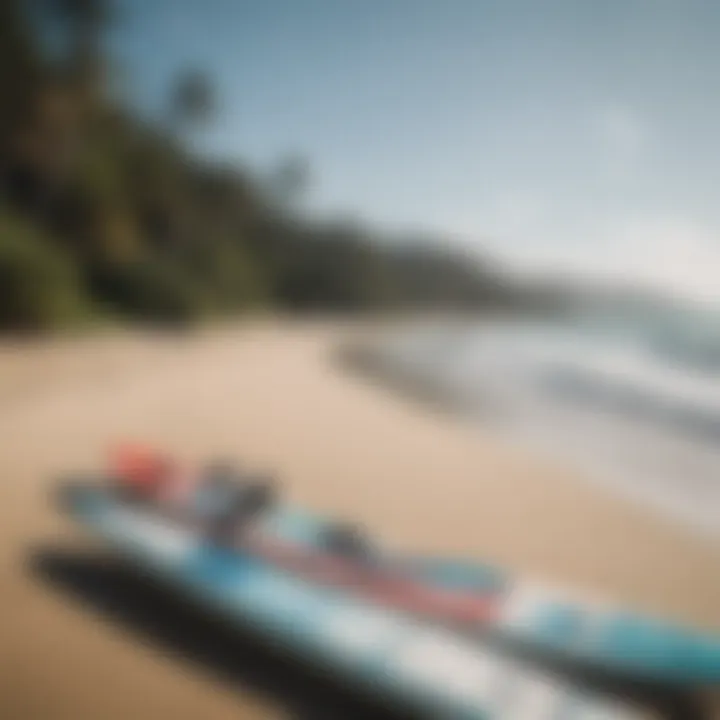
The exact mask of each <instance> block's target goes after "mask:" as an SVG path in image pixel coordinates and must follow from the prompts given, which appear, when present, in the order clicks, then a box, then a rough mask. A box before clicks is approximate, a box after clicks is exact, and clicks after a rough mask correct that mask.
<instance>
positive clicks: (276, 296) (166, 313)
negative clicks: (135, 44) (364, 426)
mask: <svg viewBox="0 0 720 720" xmlns="http://www.w3.org/2000/svg"><path fill="white" fill-rule="evenodd" d="M33 6H34V7H35V8H37V10H36V11H35V12H34V14H32V16H31V15H30V14H28V13H24V12H23V10H25V9H27V8H28V7H29V5H28V4H27V3H23V2H22V0H1V1H0V202H4V203H5V204H6V205H7V206H8V208H10V209H11V211H12V212H9V213H5V214H3V215H0V328H17V329H19V328H45V327H56V326H58V325H62V324H63V323H65V322H69V321H71V320H73V319H74V318H75V317H76V316H77V315H78V314H79V313H81V311H82V310H83V309H85V310H87V307H88V304H89V305H90V306H91V307H92V308H93V309H95V310H96V309H97V308H103V314H104V315H105V314H108V313H109V314H110V315H112V317H113V318H115V317H117V318H125V319H132V320H151V321H153V322H163V323H183V324H184V323H188V322H194V321H195V320H198V319H202V318H203V317H205V316H206V315H207V314H210V313H222V314H228V313H239V312H242V311H244V310H247V309H249V308H253V307H257V306H258V305H263V304H270V305H273V306H278V307H280V308H285V309H301V310H304V309H312V310H316V309H320V310H327V309H331V310H332V309H338V310H341V311H344V312H362V311H373V312H374V311H377V310H381V309H384V308H388V307H397V306H404V307H427V306H432V307H436V306H443V307H448V306H451V307H473V308H477V307H486V306H487V305H488V304H491V303H493V302H503V301H504V299H505V297H506V295H507V293H506V292H505V291H504V290H503V288H502V287H501V286H500V285H499V284H498V282H497V279H496V277H495V275H493V274H492V273H491V272H489V271H485V270H482V269H481V268H480V267H479V264H478V263H477V262H474V261H473V262H470V261H468V259H467V258H463V257H460V256H451V255H450V254H448V253H447V252H444V251H441V250H438V249H437V247H438V246H441V247H442V242H440V243H435V244H434V246H433V247H429V246H428V244H427V243H424V244H418V243H417V242H409V243H408V242H406V243H404V244H403V246H402V249H393V243H392V242H391V241H388V240H385V239H381V238H379V237H378V235H377V233H373V232H372V231H369V230H367V229H365V228H362V227H359V226H358V225H357V224H355V223H334V224H332V225H330V224H321V223H318V222H311V221H309V220H308V219H306V218H303V217H302V216H301V213H300V212H299V205H300V203H301V200H302V197H303V196H304V194H305V193H306V191H307V189H308V184H309V178H311V177H312V173H311V169H310V167H309V163H308V162H307V160H306V159H305V158H304V157H302V156H290V157H288V158H286V159H285V160H284V161H283V162H280V163H279V164H278V166H277V168H276V169H275V171H274V172H272V173H271V176H270V177H269V178H265V181H264V182H263V180H262V179H261V178H259V177H256V176H255V175H251V174H250V173H249V172H247V171H246V170H245V169H244V168H243V167H238V166H236V165H228V164H221V163H218V162H210V161H201V160H200V159H199V158H197V157H196V156H194V155H193V153H192V151H191V150H190V149H189V148H188V146H187V142H186V140H187V137H185V138H184V139H183V134H182V133H177V132H172V130H173V129H174V130H178V129H180V128H181V127H182V129H184V130H188V131H189V130H190V129H191V127H193V126H194V127H197V126H199V125H200V123H202V122H205V121H207V120H209V119H211V117H212V115H213V114H214V112H215V106H216V98H215V89H214V87H213V84H212V82H211V78H209V77H207V76H206V75H205V74H203V73H202V72H200V71H197V70H193V71H189V72H184V73H181V74H180V75H178V79H177V82H176V84H175V85H174V86H173V87H171V88H170V92H169V97H168V107H169V114H168V117H167V118H166V121H167V122H166V126H162V125H160V124H158V123H155V124H149V123H147V122H143V121H142V120H141V119H140V118H139V117H138V116H137V114H136V112H135V111H134V109H133V108H131V107H127V106H123V105H122V104H119V102H118V101H117V100H116V101H113V100H112V99H111V98H109V97H108V93H107V92H105V90H106V82H105V79H104V78H105V74H104V71H105V69H106V68H107V67H108V66H109V65H111V63H110V62H109V59H108V58H107V48H106V47H105V44H106V43H105V41H106V37H107V30H108V24H109V23H110V22H111V21H112V19H113V18H114V17H115V13H114V12H113V6H114V3H113V2H111V1H110V0H38V2H37V3H35V4H34V5H33ZM47 38H53V39H54V42H55V41H57V45H58V48H59V49H60V50H59V53H58V52H57V50H58V48H56V49H55V50H56V52H55V53H53V52H49V51H48V47H47V46H46V45H47ZM168 126H169V127H168ZM20 218H22V220H21V219H20ZM430 245H432V243H431V244H430ZM80 288H82V292H81V290H80Z"/></svg>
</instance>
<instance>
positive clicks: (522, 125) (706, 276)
mask: <svg viewBox="0 0 720 720" xmlns="http://www.w3.org/2000/svg"><path fill="white" fill-rule="evenodd" d="M114 42H115V45H116V47H117V52H118V55H119V56H120V58H121V59H122V61H123V64H124V66H125V68H126V72H127V76H128V79H129V81H130V82H129V83H128V85H129V87H132V91H133V96H134V98H135V100H136V102H137V103H138V104H139V105H141V106H142V107H143V108H144V109H145V110H146V111H148V112H155V111H157V110H158V108H160V107H161V106H162V100H163V98H164V97H166V92H167V88H168V86H169V84H170V81H171V78H172V76H173V74H174V73H175V72H176V71H177V70H179V69H182V68H184V67H187V66H192V67H200V68H203V69H205V70H207V71H208V73H209V74H211V75H212V76H213V77H214V79H215V82H216V84H217V86H218V90H219V94H220V97H221V105H220V112H219V114H218V118H217V120H216V121H215V123H214V124H213V125H212V126H210V127H209V128H208V129H207V130H206V131H204V133H203V135H202V138H201V142H202V145H203V148H204V150H205V151H206V152H209V153H212V154H214V155H218V156H221V157H224V158H231V159H232V158H238V159H241V160H243V161H245V162H249V163H251V164H252V165H254V166H256V167H258V168H260V169H267V168H269V167H270V166H271V165H272V163H273V162H274V161H276V160H277V159H278V158H280V157H282V156H283V155H285V154H287V153H296V152H297V153H301V154H303V155H306V156H307V157H308V158H309V159H310V161H311V165H312V168H313V176H314V177H313V182H312V187H311V191H310V193H309V196H308V198H307V202H308V203H309V205H310V207H311V208H313V209H315V210H318V211H322V212H326V213H330V214H333V215H336V214H343V215H356V216H360V217H362V218H364V219H366V220H367V221H369V222H371V223H374V224H376V225H377V226H379V227H381V228H383V229H388V230H391V231H392V230H400V231H403V230H412V229H420V230H423V229H430V230H438V231H441V232H444V233H446V234H447V235H448V236H449V237H451V238H452V239H453V241H454V242H458V243H462V244H464V245H467V246H470V247H472V248H477V249H478V252H487V253H490V254H492V255H495V256H497V257H499V258H501V259H504V260H506V261H508V262H509V263H511V264H513V265H514V266H516V267H518V268H521V269H528V270H535V269H546V268H547V269H551V270H562V269H567V270H571V271H573V272H575V273H581V272H582V273H589V274H601V275H605V274H608V275H613V276H617V275H621V276H625V275H626V276H629V277H633V278H635V277H637V278H640V279H643V280H645V281H648V282H657V283H661V284H664V285H666V286H671V287H673V288H676V289H683V290H688V289H689V290H690V291H697V292H698V293H702V294H705V295H708V294H710V295H711V294H714V293H715V287H716V286H717V294H718V296H720V209H719V208H718V202H717V200H718V197H719V194H720V141H719V139H718V138H719V133H720V77H719V76H720V3H717V2H714V0H492V1H490V0H123V2H122V22H120V23H119V25H118V27H117V28H116V30H115V38H114Z"/></svg>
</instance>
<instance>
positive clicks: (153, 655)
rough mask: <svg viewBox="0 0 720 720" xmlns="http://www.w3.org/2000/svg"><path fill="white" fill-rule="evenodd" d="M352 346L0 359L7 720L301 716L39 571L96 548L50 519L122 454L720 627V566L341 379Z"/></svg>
mask: <svg viewBox="0 0 720 720" xmlns="http://www.w3.org/2000/svg"><path fill="white" fill-rule="evenodd" d="M348 331H349V330H348V329H347V328H342V329H339V328H337V327H334V326H331V325H323V324H318V325H302V326H301V325H296V326H291V325H287V324H282V323H276V322H269V321H268V322H265V323H261V322H257V323H254V324H249V325H247V326H245V327H243V328H223V329H213V330H207V331H202V332H198V333H194V334H191V335H187V336H179V335H178V336H164V337H161V336H148V335H140V334H125V335H118V336H109V337H104V338H97V339H94V340H93V339H86V340H75V341H70V340H63V341H62V342H60V341H43V342H38V343H33V344H27V345H25V346H21V345H14V346H8V347H7V348H0V437H1V438H2V440H1V443H0V471H1V474H2V484H0V587H1V588H2V590H3V608H4V612H3V614H2V616H1V617H0V717H1V718H3V720H5V719H7V720H60V719H65V718H67V719H68V720H69V719H70V718H73V719H74V720H84V719H85V718H87V719H95V718H103V720H115V719H117V720H120V719H121V718H123V719H125V718H134V719H136V720H145V719H147V720H150V718H164V717H168V718H170V717H172V718H175V719H176V720H180V719H184V718H187V719H188V720H189V719H190V718H199V717H202V718H203V720H225V719H226V718H227V719H228V720H229V719H230V718H233V720H239V719H241V718H268V719H269V718H287V717H301V716H302V714H301V713H300V712H299V711H298V710H297V707H295V709H292V708H290V709H288V702H291V704H292V702H294V701H292V700H291V701H287V698H285V699H283V697H278V695H282V693H278V692H276V691H275V689H274V688H268V687H264V686H263V683H262V682H260V683H253V682H249V683H248V684H247V686H243V685H241V687H237V686H236V685H237V684H236V683H227V682H221V681H218V680H217V679H216V678H215V676H214V675H213V673H212V672H207V671H205V670H204V669H203V668H202V667H201V666H199V665H198V664H194V663H191V662H186V661H184V660H182V659H179V658H178V657H175V656H174V655H172V654H171V655H170V656H169V657H168V654H167V650H166V649H163V647H162V646H158V645H157V644H155V643H152V642H144V641H143V640H142V639H141V638H139V636H138V635H136V634H133V633H129V632H127V631H126V630H125V629H124V628H123V627H122V625H119V624H117V623H113V622H109V621H108V620H107V619H106V618H104V617H103V615H102V613H98V612H92V611H89V610H88V609H87V608H86V607H85V606H84V605H83V604H82V603H80V602H77V601H76V599H73V597H71V596H70V595H69V594H68V593H67V592H64V591H63V590H62V589H61V588H60V587H56V586H55V585H53V583H51V582H49V581H47V579H43V578H42V577H41V576H40V574H39V573H38V572H36V571H33V567H34V565H33V559H35V561H36V564H37V558H38V557H41V558H45V566H47V564H48V553H49V551H48V548H54V547H68V546H77V545H78V544H82V541H80V540H78V535H77V533H76V532H75V531H74V530H73V529H72V528H71V527H69V525H68V524H66V523H65V522H64V521H62V520H61V519H60V518H59V517H58V516H57V515H56V514H55V513H54V511H53V508H52V505H51V504H50V502H49V499H48V489H49V487H50V486H51V484H52V481H53V480H54V479H55V478H57V476H58V475H60V474H63V473H67V472H68V471H73V470H89V469H92V468H93V467H97V466H98V464H99V463H101V462H102V461H103V453H104V452H105V450H106V448H107V447H108V445H110V444H111V443H113V442H114V441H117V440H118V439H142V440H143V441H147V442H150V443H154V444H157V445H158V446H160V447H163V448H166V449H168V450H169V451H172V452H173V453H176V454H177V455H178V456H179V457H181V458H183V459H186V460H188V461H194V460H202V459H205V458H207V457H208V456H218V455H219V456H223V457H229V458H233V459H236V460H238V461H239V462H244V463H246V464H247V465H250V466H252V467H255V468H259V469H267V470H271V471H273V472H276V473H277V474H278V475H279V477H280V478H282V481H283V483H284V487H285V488H286V491H287V493H288V495H289V496H290V497H291V498H292V499H294V500H295V501H297V502H301V503H303V504H307V505H311V506H313V507H315V508H317V509H319V510H322V511H329V512H333V513H335V514H338V515H341V516H345V517H348V518H357V519H359V520H362V521H364V522H365V523H366V524H367V525H368V526H369V527H371V528H373V529H375V530H376V531H377V532H378V533H381V534H382V535H383V536H385V537H386V538H387V539H388V540H389V541H391V542H393V543H396V544H398V545H407V546H412V547H413V548H416V549H418V550H432V551H439V552H452V553H459V554H464V555H467V556H470V557H473V556H474V557H482V558H490V559H494V560H496V561H499V562H502V563H506V564H508V565H510V566H512V567H514V568H516V569H517V570H518V571H521V572H524V573H528V574H531V575H537V576H540V577H542V578H544V579H548V580H551V581H556V582H558V583H561V584H573V585H579V586H581V587H583V588H586V589H588V590H590V591H595V592H600V593H603V594H608V595H611V596H614V597H617V598H619V599H621V600H624V601H627V602H630V603H632V604H634V605H636V606H638V607H640V608H642V609H646V610H651V611H655V612H659V613H663V614H665V615H669V616H670V617H674V618H677V619H680V620H687V621H690V622H692V623H694V624H700V625H707V626H711V627H715V628H718V627H720V573H718V567H719V566H720V565H719V561H720V552H719V551H718V548H717V547H714V546H713V545H712V544H711V543H710V542H709V541H705V540H703V539H701V538H699V537H695V536H692V535H691V534H690V533H686V532H685V531H683V530H682V529H681V528H679V527H676V526H670V525H669V524H667V523H665V522H664V521H663V520H662V519H660V518H659V517H655V516H654V515H653V514H651V513H649V512H645V511H643V510H641V509H639V508H637V507H631V506H630V505H627V504H625V503H624V502H622V501H621V500H620V499H619V498H617V497H615V496H614V495H612V494H611V493H610V492H609V491H607V492H605V491H603V490H602V489H600V488H598V487H596V486H592V485H590V484H587V483H585V482H582V480H581V479H579V478H577V477H575V476H573V475H572V474H571V473H569V472H568V471H567V470H565V469H563V468H562V467H553V466H550V465H549V464H547V463H546V462H545V463H541V462H539V460H538V459H537V458H536V457H533V455H532V454H531V453H529V452H528V453H518V452H510V451H509V450H508V449H507V448H502V447H498V446H497V444H496V443H494V442H492V441H490V439H489V438H484V437H482V435H480V433H479V431H478V429H477V428H476V427H473V426H472V425H471V424H469V423H468V422H467V421H463V420H462V419H460V418H458V419H453V418H452V417H450V416H448V415H447V414H443V413H440V412H436V411H432V410H430V409H428V408H425V407H423V406H422V405H420V404H419V403H417V402H414V401H411V400H410V399H406V398H402V397H400V396H397V395H395V394H393V393H391V392H390V391H388V390H387V389H385V388H381V387H378V386H377V385H374V384H372V383H371V382H370V381H369V380H367V379H364V378H362V377H359V376H357V375H353V374H350V373H348V372H346V371H344V370H343V369H342V368H341V367H339V366H338V364H337V363H335V362H334V361H333V358H332V353H331V352H330V351H331V350H332V348H333V347H334V346H335V344H336V343H337V342H338V340H339V339H340V338H341V336H342V334H343V333H344V332H348ZM43 553H44V554H43ZM57 565H58V562H57V558H55V566H57ZM249 664H250V665H252V661H250V663H249ZM295 683H296V684H298V685H303V681H302V680H301V679H300V680H298V679H297V678H296V679H295ZM303 702H305V700H304V699H303V698H300V699H299V700H297V702H296V706H297V704H298V703H299V704H302V703H303ZM319 716H320V715H318V714H316V715H315V716H314V717H319ZM336 716H337V715H336ZM305 717H311V715H309V714H306V716H305ZM327 717H333V715H332V714H329V715H327Z"/></svg>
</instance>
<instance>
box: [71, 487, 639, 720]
mask: <svg viewBox="0 0 720 720" xmlns="http://www.w3.org/2000/svg"><path fill="white" fill-rule="evenodd" d="M65 509H66V511H67V512H68V513H69V514H70V515H71V517H73V518H74V519H75V520H76V521H77V522H79V523H80V524H81V525H83V526H84V527H85V528H86V529H87V530H89V531H90V532H91V533H92V534H94V535H96V536H98V537H100V538H102V539H104V540H105V541H106V542H107V543H109V544H110V546H111V547H112V548H113V549H114V550H115V551H117V552H119V553H120V554H122V555H123V556H125V557H127V558H128V559H130V560H131V561H133V562H134V563H136V564H138V565H140V566H142V567H144V568H145V569H147V570H151V571H153V572H154V573H155V574H156V575H157V576H158V577H159V578H162V579H163V580H165V581H167V582H168V583H170V584H171V585H173V586H174V587H175V588H176V590H177V591H178V592H179V593H181V594H185V595H188V596H190V597H194V598H195V599H197V600H198V601H200V602H201V603H202V604H203V605H204V606H205V607H207V608H208V610H211V611H214V612H217V613H218V614H221V615H223V616H224V617H226V618H227V619H229V620H234V621H236V622H237V623H238V624H242V625H247V624H252V625H253V626H254V627H255V628H257V629H258V630H259V631H260V632H261V633H263V634H264V635H266V636H267V637H268V638H270V639H273V640H275V641H277V642H278V643H279V644H281V645H283V646H284V647H285V648H286V649H287V650H288V651H290V652H292V653H294V654H296V655H298V656H301V657H303V658H305V659H310V660H312V661H314V662H316V663H317V664H319V665H322V666H326V667H328V668H332V669H333V671H335V672H337V673H339V674H342V675H343V676H345V677H346V678H348V679H350V680H352V681H354V682H355V683H357V684H359V685H361V686H364V687H366V688H367V689H368V690H370V691H373V692H375V693H380V694H381V695H382V696H384V697H386V698H388V699H394V700H396V701H397V702H400V703H402V704H403V705H406V706H407V707H410V708H414V709H415V710H417V711H418V712H419V713H421V714H422V715H423V716H425V717H429V718H437V717H446V718H456V719H457V720H591V719H594V720H601V718H608V719H609V718H613V719H614V720H638V719H639V718H640V717H642V715H641V714H640V713H639V712H638V711H637V710H636V709H634V708H631V707H628V706H626V705H624V704H621V703H619V702H615V701H613V700H612V699H605V698H599V697H594V696H590V695H588V694H586V693H585V692H581V691H579V690H578V689H576V688H575V687H573V685H572V684H570V683H567V682H565V681H564V680H562V678H560V677H557V676H554V675H552V674H550V673H545V672H543V671H541V670H539V669H537V668H536V667H534V666H532V665H531V664H529V663H523V662H521V661H515V660H513V659H509V658H507V657H505V656H502V655H498V654H497V653H495V652H493V651H491V650H488V649H487V648H485V647H483V646H482V645H481V644H480V643H478V642H477V641H475V640H473V639H471V638H467V637H463V636H462V635H458V634H457V633H453V632H451V631H450V630H448V629H446V628H442V627H439V626H436V625H433V624H430V623H425V622H422V621H420V620H418V619H417V618H414V617H412V616H409V615H405V614H402V613H398V612H394V611H392V610H389V609H387V608H383V607H381V606H379V605H377V604H373V603H368V602H364V601H362V600H361V599H358V598H353V597H348V596H347V595H346V594H343V593H337V592H333V591H332V589H330V588H327V587H323V586H321V585H318V584H317V583H309V582H306V581H305V580H303V579H302V578H300V577H298V576H297V575H296V574H293V573H288V572H285V571H283V570H282V569H279V568H277V567H274V566H273V565H271V564H268V563H266V562H263V561H262V560H261V559H259V558H257V557H254V556H252V555H248V554H246V553H243V552H241V551H237V552H236V551H228V550H223V549H220V548H218V547H216V546H213V545H210V544H208V543H207V542H204V541H203V540H202V539H200V538H199V537H198V536H196V535H195V534H194V533H193V532H192V531H190V530H189V529H186V528H182V527H179V526H176V525H173V524H172V523H170V522H169V521H164V520H160V519H158V518H157V517H155V516H154V515H151V514H145V513H143V512H140V511H137V510H133V509H129V508H126V507H121V506H119V505H118V504H117V503H115V502H113V501H112V500H111V499H110V498H109V497H107V496H105V497H103V496H102V495H101V494H99V493H96V492H88V493H85V494H84V493H83V492H77V493H75V494H74V497H73V498H72V500H71V502H69V503H66V504H65Z"/></svg>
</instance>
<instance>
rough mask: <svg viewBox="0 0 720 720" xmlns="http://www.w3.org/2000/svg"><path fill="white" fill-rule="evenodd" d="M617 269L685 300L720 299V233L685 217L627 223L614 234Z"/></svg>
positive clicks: (613, 243) (609, 240) (611, 239)
mask: <svg viewBox="0 0 720 720" xmlns="http://www.w3.org/2000/svg"><path fill="white" fill-rule="evenodd" d="M608 242H609V244H610V246H611V247H614V248H615V254H616V259H615V265H616V270H618V271H621V272H622V273H624V274H627V276H628V277H630V278H637V279H638V280H640V281H641V282H644V283H647V284H649V285H653V286H656V287H660V288H665V289H667V290H670V291H673V292H675V293H679V294H682V295H686V296H692V297H695V298H699V299H706V300H720V273H719V272H718V268H720V235H718V233H717V232H715V231H713V230H712V229H711V228H708V227H706V226H704V225H702V224H701V223H698V222H696V221H693V220H689V219H686V218H645V219H642V218H641V219H635V220H630V221H628V222H625V223H623V224H621V225H619V226H618V227H617V229H616V230H615V231H614V232H613V233H611V234H610V236H609V238H608Z"/></svg>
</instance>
